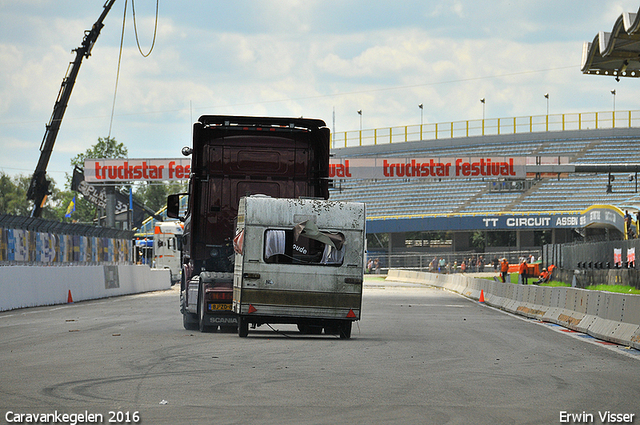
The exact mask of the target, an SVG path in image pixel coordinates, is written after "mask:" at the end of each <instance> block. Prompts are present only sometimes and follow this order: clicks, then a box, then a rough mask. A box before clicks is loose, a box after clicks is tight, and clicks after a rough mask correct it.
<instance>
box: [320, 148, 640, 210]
mask: <svg viewBox="0 0 640 425" xmlns="http://www.w3.org/2000/svg"><path fill="white" fill-rule="evenodd" d="M450 142H451V143H450V144H449V145H447V146H429V145H428V144H427V143H425V146H424V147H417V148H416V146H415V145H412V146H410V147H409V146H407V150H403V149H402V148H400V147H398V146H397V145H396V146H395V149H394V150H393V151H392V152H391V151H390V152H388V153H384V154H379V155H381V156H382V155H384V156H385V157H391V156H400V157H406V156H409V155H410V156H413V157H421V156H422V157H448V156H473V157H479V156H486V157H499V156H529V157H532V156H545V157H553V156H562V157H568V158H569V161H570V162H571V163H576V164H587V163H588V164H596V163H597V164H612V163H636V164H640V150H638V149H637V146H638V145H640V136H639V137H626V138H579V139H573V140H572V139H554V140H542V141H540V140H537V141H531V142H522V141H500V142H493V143H483V144H475V145H469V144H468V143H465V144H463V143H455V139H450ZM409 148H411V150H409ZM337 151H338V152H339V150H337ZM359 155H360V154H358V153H351V155H344V156H343V157H345V158H346V157H348V156H353V157H356V156H359ZM613 176H614V178H615V180H614V181H613V183H612V191H611V192H610V193H607V183H608V175H607V174H598V175H594V174H572V175H561V176H555V177H544V178H542V179H540V180H538V181H537V182H536V183H535V184H534V185H533V186H532V187H531V188H529V189H527V190H526V191H524V192H498V191H492V190H491V181H489V180H487V181H483V180H479V179H473V180H472V179H469V180H460V179H397V180H384V181H383V180H377V181H373V180H351V181H348V180H343V181H336V182H334V188H333V189H332V190H331V199H333V200H349V201H362V202H366V203H367V211H368V212H367V215H368V216H369V217H381V216H426V215H434V214H435V215H439V214H467V213H473V214H480V213H500V212H504V213H508V212H521V213H525V212H542V211H548V212H552V211H554V212H560V211H583V210H584V209H586V208H588V207H590V206H592V205H595V204H607V205H617V206H620V207H622V208H624V206H625V205H629V202H630V201H632V200H634V199H635V198H637V195H638V194H637V193H636V182H635V181H632V180H630V179H629V174H628V173H627V174H624V173H615V174H613ZM638 198H640V197H638Z"/></svg>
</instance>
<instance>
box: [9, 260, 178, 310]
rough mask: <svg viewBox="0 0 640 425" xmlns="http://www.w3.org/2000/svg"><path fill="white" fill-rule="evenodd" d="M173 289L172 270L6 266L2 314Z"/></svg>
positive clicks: (134, 266) (136, 266) (126, 266)
mask: <svg viewBox="0 0 640 425" xmlns="http://www.w3.org/2000/svg"><path fill="white" fill-rule="evenodd" d="M169 288H171V272H170V270H168V269H150V268H149V267H148V266H143V265H134V264H132V265H122V264H121V265H92V266H61V267H58V266H3V267H0V291H1V293H2V297H0V311H6V310H13V309H16V308H24V307H38V306H44V305H54V304H65V303H67V302H69V301H70V300H73V301H84V300H91V299H98V298H107V297H113V296H119V295H129V294H138V293H142V292H149V291H159V290H164V289H169Z"/></svg>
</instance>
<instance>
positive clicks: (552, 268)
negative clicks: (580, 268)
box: [547, 264, 556, 280]
mask: <svg viewBox="0 0 640 425" xmlns="http://www.w3.org/2000/svg"><path fill="white" fill-rule="evenodd" d="M555 268H556V266H555V265H553V264H551V265H550V266H549V268H548V269H547V271H548V272H549V278H548V279H547V280H551V278H552V277H553V270H554V269H555Z"/></svg>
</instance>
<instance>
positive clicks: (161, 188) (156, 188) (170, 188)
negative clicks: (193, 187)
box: [134, 181, 187, 211]
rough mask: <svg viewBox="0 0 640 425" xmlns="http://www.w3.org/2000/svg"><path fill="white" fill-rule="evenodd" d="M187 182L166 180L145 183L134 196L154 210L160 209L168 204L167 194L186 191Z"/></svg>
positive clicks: (137, 189)
mask: <svg viewBox="0 0 640 425" xmlns="http://www.w3.org/2000/svg"><path fill="white" fill-rule="evenodd" d="M186 189H187V187H186V183H183V182H173V181H172V182H164V184H157V183H144V184H142V185H140V186H138V187H137V188H136V191H135V194H134V197H135V199H136V200H137V201H138V202H142V203H143V204H144V206H145V207H147V208H151V209H152V210H153V211H159V210H160V209H162V208H163V207H165V206H167V196H168V195H171V194H172V193H183V192H186Z"/></svg>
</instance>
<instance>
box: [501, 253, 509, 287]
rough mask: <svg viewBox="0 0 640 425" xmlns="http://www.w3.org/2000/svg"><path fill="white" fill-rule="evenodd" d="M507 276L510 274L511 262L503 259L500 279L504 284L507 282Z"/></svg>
mask: <svg viewBox="0 0 640 425" xmlns="http://www.w3.org/2000/svg"><path fill="white" fill-rule="evenodd" d="M507 274H509V262H508V261H507V259H506V258H503V259H502V261H500V279H502V283H505V282H506V281H507Z"/></svg>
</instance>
